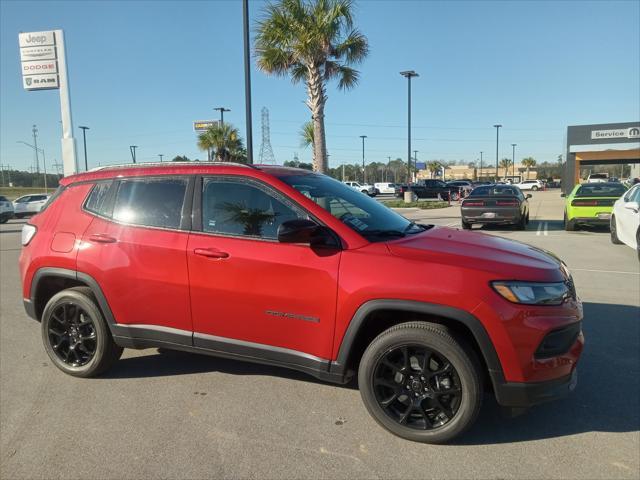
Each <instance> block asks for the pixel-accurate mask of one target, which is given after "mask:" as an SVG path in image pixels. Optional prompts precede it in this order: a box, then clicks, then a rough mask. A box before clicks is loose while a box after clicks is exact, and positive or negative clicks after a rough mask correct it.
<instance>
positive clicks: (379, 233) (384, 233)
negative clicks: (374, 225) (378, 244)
mask: <svg viewBox="0 0 640 480" xmlns="http://www.w3.org/2000/svg"><path fill="white" fill-rule="evenodd" d="M360 234H361V235H364V236H369V235H371V236H376V237H404V236H405V235H406V233H404V232H401V231H400V230H380V229H378V230H364V231H362V232H360Z"/></svg>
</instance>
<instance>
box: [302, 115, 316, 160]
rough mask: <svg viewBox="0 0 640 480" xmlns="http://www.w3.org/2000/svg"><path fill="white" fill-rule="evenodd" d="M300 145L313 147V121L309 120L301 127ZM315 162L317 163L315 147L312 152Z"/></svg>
mask: <svg viewBox="0 0 640 480" xmlns="http://www.w3.org/2000/svg"><path fill="white" fill-rule="evenodd" d="M299 133H300V146H301V147H302V148H307V147H312V148H313V122H311V121H308V122H306V123H304V124H303V125H302V128H301V129H300V132H299ZM312 158H313V164H314V165H315V164H316V151H315V149H313V153H312Z"/></svg>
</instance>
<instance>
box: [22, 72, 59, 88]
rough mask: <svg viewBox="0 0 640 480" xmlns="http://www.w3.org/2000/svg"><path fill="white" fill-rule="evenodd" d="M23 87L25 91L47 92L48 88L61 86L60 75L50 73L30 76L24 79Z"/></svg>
mask: <svg viewBox="0 0 640 480" xmlns="http://www.w3.org/2000/svg"><path fill="white" fill-rule="evenodd" d="M22 86H23V87H24V89H25V90H46V89H48V88H58V87H59V86H60V84H59V79H58V75H57V74H55V73H50V74H47V75H28V76H24V77H22Z"/></svg>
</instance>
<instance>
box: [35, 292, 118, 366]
mask: <svg viewBox="0 0 640 480" xmlns="http://www.w3.org/2000/svg"><path fill="white" fill-rule="evenodd" d="M41 328H42V340H43V343H44V347H45V350H46V352H47V354H48V355H49V358H50V359H51V361H52V362H53V364H54V365H55V366H56V367H58V368H59V369H60V370H62V371H63V372H65V373H68V374H69V375H73V376H75V377H93V376H96V375H99V374H100V373H102V372H104V371H106V370H107V369H108V368H109V367H110V366H111V365H112V364H113V363H114V362H116V361H117V360H118V359H119V358H120V355H122V347H119V346H117V345H116V344H115V342H114V341H113V337H112V336H111V332H110V330H109V327H108V326H107V322H106V320H105V319H104V317H103V316H102V313H101V312H100V309H99V308H98V306H97V304H96V301H95V297H94V296H93V293H92V292H91V289H89V288H87V287H75V288H69V289H67V290H63V291H61V292H59V293H57V294H56V295H54V296H53V297H51V300H49V302H47V305H46V306H45V308H44V312H43V313H42V327H41Z"/></svg>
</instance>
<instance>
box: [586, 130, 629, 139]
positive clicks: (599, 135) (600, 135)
mask: <svg viewBox="0 0 640 480" xmlns="http://www.w3.org/2000/svg"><path fill="white" fill-rule="evenodd" d="M611 138H640V128H638V127H631V128H616V129H614V130H592V131H591V140H608V139H611Z"/></svg>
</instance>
